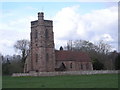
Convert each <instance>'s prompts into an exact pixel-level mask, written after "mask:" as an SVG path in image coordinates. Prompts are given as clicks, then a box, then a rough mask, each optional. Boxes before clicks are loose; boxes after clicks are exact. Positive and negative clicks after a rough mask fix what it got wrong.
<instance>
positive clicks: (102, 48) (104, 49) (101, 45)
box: [97, 40, 111, 54]
mask: <svg viewBox="0 0 120 90" xmlns="http://www.w3.org/2000/svg"><path fill="white" fill-rule="evenodd" d="M97 46H98V48H97V49H98V50H97V51H98V52H99V53H103V54H108V52H110V51H111V46H110V45H109V44H107V43H105V42H104V41H103V40H100V41H99V42H98V44H97Z"/></svg>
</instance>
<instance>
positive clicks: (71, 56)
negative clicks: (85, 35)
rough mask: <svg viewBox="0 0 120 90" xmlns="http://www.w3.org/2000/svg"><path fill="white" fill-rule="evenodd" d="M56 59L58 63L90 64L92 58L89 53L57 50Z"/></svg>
mask: <svg viewBox="0 0 120 90" xmlns="http://www.w3.org/2000/svg"><path fill="white" fill-rule="evenodd" d="M55 58H56V60H57V61H80V62H90V57H89V56H88V54H87V53H84V52H76V51H65V50H61V51H59V50H55Z"/></svg>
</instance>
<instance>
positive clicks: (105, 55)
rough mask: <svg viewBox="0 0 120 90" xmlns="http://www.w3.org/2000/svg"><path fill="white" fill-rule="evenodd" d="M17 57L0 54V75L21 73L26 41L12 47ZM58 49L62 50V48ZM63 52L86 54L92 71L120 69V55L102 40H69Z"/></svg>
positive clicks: (27, 50)
mask: <svg viewBox="0 0 120 90" xmlns="http://www.w3.org/2000/svg"><path fill="white" fill-rule="evenodd" d="M13 47H14V48H15V50H16V51H18V52H19V53H20V54H19V55H13V56H10V55H6V56H3V55H2V54H0V60H1V61H2V74H3V75H11V74H12V73H22V72H23V69H24V63H25V60H26V58H27V55H28V53H29V49H30V42H29V41H28V40H25V39H24V40H18V41H16V43H15V44H14V46H13ZM60 49H63V48H62V47H61V48H60ZM64 50H68V51H69V50H71V51H78V52H85V53H87V54H88V55H89V56H90V58H91V61H92V64H93V69H94V70H118V69H120V53H118V52H117V51H112V52H111V46H110V45H109V44H107V43H105V42H104V41H103V40H101V41H99V42H98V43H97V44H93V43H92V42H90V41H86V40H75V41H72V40H69V41H67V45H66V46H64Z"/></svg>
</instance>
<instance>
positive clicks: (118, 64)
mask: <svg viewBox="0 0 120 90" xmlns="http://www.w3.org/2000/svg"><path fill="white" fill-rule="evenodd" d="M115 69H116V70H120V54H118V55H117V57H116V59H115Z"/></svg>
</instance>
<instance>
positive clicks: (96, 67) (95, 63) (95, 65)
mask: <svg viewBox="0 0 120 90" xmlns="http://www.w3.org/2000/svg"><path fill="white" fill-rule="evenodd" d="M93 69H94V70H102V69H104V65H103V64H102V63H101V62H100V61H99V60H98V59H95V60H94V61H93Z"/></svg>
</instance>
